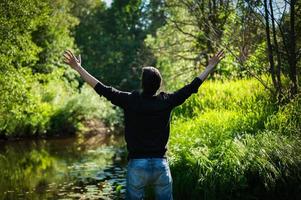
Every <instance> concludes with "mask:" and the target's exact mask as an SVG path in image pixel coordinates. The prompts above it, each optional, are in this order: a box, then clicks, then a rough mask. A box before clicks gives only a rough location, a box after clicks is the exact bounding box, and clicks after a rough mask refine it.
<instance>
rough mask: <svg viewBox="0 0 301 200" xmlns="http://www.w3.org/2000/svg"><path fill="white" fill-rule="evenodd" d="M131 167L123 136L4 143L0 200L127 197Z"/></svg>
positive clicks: (0, 150) (0, 144)
mask: <svg viewBox="0 0 301 200" xmlns="http://www.w3.org/2000/svg"><path fill="white" fill-rule="evenodd" d="M96 141H97V140H96ZM125 169H126V153H125V148H124V141H123V138H122V137H120V136H119V137H116V136H115V137H114V135H110V136H106V138H105V139H102V140H101V142H100V143H99V142H96V144H95V142H92V143H91V142H90V143H86V142H85V141H84V139H83V138H76V137H71V138H64V139H62V138H60V139H47V140H42V139H39V140H22V141H2V142H0V199H1V200H2V199H13V200H15V199H22V200H23V199H30V200H35V199H37V200H41V199H64V200H66V199H123V198H124V194H125V173H126V172H125Z"/></svg>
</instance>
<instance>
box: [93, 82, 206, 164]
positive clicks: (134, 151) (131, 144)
mask: <svg viewBox="0 0 301 200" xmlns="http://www.w3.org/2000/svg"><path fill="white" fill-rule="evenodd" d="M201 83H202V81H201V79H199V78H195V79H194V80H193V81H192V82H191V83H190V84H188V85H186V86H184V87H183V88H181V89H180V90H178V91H176V92H174V93H171V94H169V93H165V92H161V93H160V94H158V95H154V96H150V95H146V94H144V93H139V92H136V91H134V92H132V93H128V92H122V91H119V90H116V89H115V88H113V87H108V86H105V85H103V84H101V83H98V84H97V85H96V86H95V88H94V89H95V91H96V92H97V93H98V94H100V95H103V96H105V97H106V98H107V99H108V100H110V101H111V102H112V103H113V104H115V105H117V106H120V107H121V108H123V110H124V117H125V140H126V142H127V149H128V153H129V154H128V158H129V159H131V158H162V157H164V155H165V152H166V150H167V149H166V144H167V142H168V137H169V127H170V114H171V111H172V109H173V108H174V107H176V106H178V105H181V104H182V103H183V102H184V101H185V100H186V99H187V98H188V97H189V96H190V95H191V94H192V93H196V92H197V90H198V88H199V86H200V85H201Z"/></svg>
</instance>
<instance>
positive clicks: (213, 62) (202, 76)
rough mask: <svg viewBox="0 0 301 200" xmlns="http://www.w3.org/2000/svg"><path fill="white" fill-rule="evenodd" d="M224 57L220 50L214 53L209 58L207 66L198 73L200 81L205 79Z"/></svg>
mask: <svg viewBox="0 0 301 200" xmlns="http://www.w3.org/2000/svg"><path fill="white" fill-rule="evenodd" d="M224 57H225V54H224V51H223V50H220V51H219V52H217V54H215V55H214V56H213V57H211V58H210V60H209V62H208V66H207V67H206V69H205V70H204V71H203V72H202V73H201V74H200V75H199V78H200V79H201V80H202V81H205V79H206V78H207V77H208V75H209V74H210V73H211V72H212V71H213V69H214V67H215V66H216V65H217V64H218V63H219V62H220V61H221V60H222V59H223V58H224Z"/></svg>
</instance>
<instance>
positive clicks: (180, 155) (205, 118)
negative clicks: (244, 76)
mask: <svg viewBox="0 0 301 200" xmlns="http://www.w3.org/2000/svg"><path fill="white" fill-rule="evenodd" d="M270 102H271V100H270V99H269V95H268V93H266V91H265V90H264V89H263V87H262V86H260V84H259V83H258V82H257V81H256V80H254V79H250V80H237V81H223V82H222V81H214V82H213V81H211V82H208V83H205V84H204V85H203V86H202V87H201V89H200V92H199V93H198V94H197V95H194V96H193V97H192V98H191V99H189V100H188V101H187V102H185V104H183V105H182V106H181V107H179V108H178V109H176V110H175V112H174V121H173V123H172V126H171V138H170V142H169V155H170V163H171V168H172V175H173V179H174V185H173V186H174V196H175V197H176V199H183V198H185V199H198V198H203V199H253V198H259V197H260V196H261V195H264V196H266V198H268V199H273V198H277V195H278V194H281V195H282V196H283V197H284V198H291V197H295V196H296V195H298V194H299V191H298V188H297V187H296V186H294V184H297V183H298V182H300V181H301V180H300V174H301V171H300V169H299V167H300V164H301V157H300V155H301V154H300V153H301V148H300V142H301V141H300V137H299V133H300V117H299V116H297V115H298V113H300V98H297V99H296V100H295V101H294V102H292V103H290V104H288V105H287V106H285V107H283V108H280V109H279V111H277V107H276V106H275V105H273V104H272V103H270ZM183 171H185V173H183Z"/></svg>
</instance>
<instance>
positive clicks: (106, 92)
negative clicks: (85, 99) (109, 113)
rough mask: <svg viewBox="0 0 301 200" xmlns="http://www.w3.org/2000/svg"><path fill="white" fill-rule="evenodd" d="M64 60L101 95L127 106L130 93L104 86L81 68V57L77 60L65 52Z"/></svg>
mask: <svg viewBox="0 0 301 200" xmlns="http://www.w3.org/2000/svg"><path fill="white" fill-rule="evenodd" d="M64 58H65V59H64V62H65V63H66V64H68V65H70V66H71V67H72V68H73V69H74V70H76V71H77V72H78V73H79V74H80V76H81V77H82V79H84V81H85V82H87V83H88V84H89V85H90V86H91V87H92V88H94V90H95V91H96V92H97V93H98V94H99V95H102V96H104V97H105V98H107V99H108V100H109V101H111V103H113V104H114V105H116V106H120V107H122V108H124V107H125V106H126V105H127V103H128V101H129V96H130V93H129V92H123V91H120V90H117V89H115V88H113V87H111V86H107V85H104V84H103V83H102V82H100V81H99V80H97V79H96V78H94V77H93V76H92V75H91V74H89V72H87V71H86V70H85V69H84V68H83V67H82V66H81V58H80V56H79V57H78V58H76V56H75V55H74V54H73V53H72V52H71V51H70V50H66V51H65V53H64Z"/></svg>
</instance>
